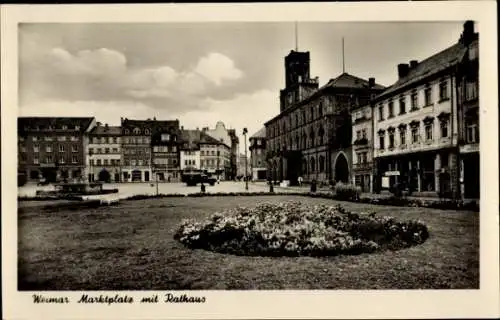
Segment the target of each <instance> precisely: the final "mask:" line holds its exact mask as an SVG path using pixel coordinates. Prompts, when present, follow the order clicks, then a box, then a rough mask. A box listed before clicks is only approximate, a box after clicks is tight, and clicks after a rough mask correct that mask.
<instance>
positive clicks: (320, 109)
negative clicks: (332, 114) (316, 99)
mask: <svg viewBox="0 0 500 320" xmlns="http://www.w3.org/2000/svg"><path fill="white" fill-rule="evenodd" d="M318 112H319V116H320V117H322V116H323V101H322V102H320V103H319V109H318Z"/></svg>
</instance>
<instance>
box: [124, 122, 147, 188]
mask: <svg viewBox="0 0 500 320" xmlns="http://www.w3.org/2000/svg"><path fill="white" fill-rule="evenodd" d="M151 130H152V120H129V119H127V118H121V132H122V154H123V156H122V159H123V166H122V175H123V177H122V178H123V181H124V182H148V181H151V180H152V179H151V176H152V169H151Z"/></svg>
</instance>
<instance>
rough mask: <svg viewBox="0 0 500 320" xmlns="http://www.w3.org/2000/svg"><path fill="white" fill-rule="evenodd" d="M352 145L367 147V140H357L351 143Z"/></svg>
mask: <svg viewBox="0 0 500 320" xmlns="http://www.w3.org/2000/svg"><path fill="white" fill-rule="evenodd" d="M353 145H355V146H366V145H368V139H366V138H361V139H357V140H355V141H354V142H353Z"/></svg>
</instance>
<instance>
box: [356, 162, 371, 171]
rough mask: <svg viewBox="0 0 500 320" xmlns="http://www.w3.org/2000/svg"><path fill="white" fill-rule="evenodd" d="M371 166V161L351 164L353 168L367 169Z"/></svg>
mask: <svg viewBox="0 0 500 320" xmlns="http://www.w3.org/2000/svg"><path fill="white" fill-rule="evenodd" d="M371 168H373V162H360V163H354V164H353V169H354V170H367V169H371Z"/></svg>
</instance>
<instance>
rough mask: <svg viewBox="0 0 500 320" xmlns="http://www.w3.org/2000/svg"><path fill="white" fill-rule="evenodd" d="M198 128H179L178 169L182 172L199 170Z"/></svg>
mask: <svg viewBox="0 0 500 320" xmlns="http://www.w3.org/2000/svg"><path fill="white" fill-rule="evenodd" d="M200 138H201V131H199V130H181V142H180V145H179V152H180V169H181V172H182V173H186V172H192V171H198V170H201V163H200V162H201V157H200Z"/></svg>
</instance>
